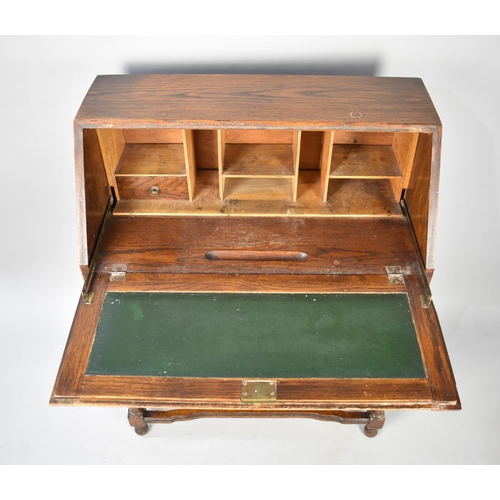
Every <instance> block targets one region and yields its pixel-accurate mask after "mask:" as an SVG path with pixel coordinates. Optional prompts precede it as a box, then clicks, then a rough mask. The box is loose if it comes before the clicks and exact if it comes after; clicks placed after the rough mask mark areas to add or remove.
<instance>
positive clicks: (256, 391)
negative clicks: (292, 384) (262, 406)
mask: <svg viewBox="0 0 500 500" xmlns="http://www.w3.org/2000/svg"><path fill="white" fill-rule="evenodd" d="M276 394H277V391H276V381H275V380H243V381H242V382H241V402H242V403H273V402H276V398H277V396H276Z"/></svg>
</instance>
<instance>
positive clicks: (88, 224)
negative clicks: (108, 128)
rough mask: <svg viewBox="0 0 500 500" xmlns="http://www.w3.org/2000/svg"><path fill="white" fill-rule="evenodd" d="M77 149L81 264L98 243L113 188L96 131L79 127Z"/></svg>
mask: <svg viewBox="0 0 500 500" xmlns="http://www.w3.org/2000/svg"><path fill="white" fill-rule="evenodd" d="M75 152H76V159H75V160H76V161H75V162H76V190H77V205H78V207H77V208H78V226H79V252H80V265H81V266H87V265H88V264H89V262H90V258H91V255H92V252H93V251H94V248H95V245H96V243H97V238H98V236H99V230H100V228H101V225H102V222H103V219H104V215H105V213H106V208H107V205H108V200H109V197H110V194H111V190H110V187H109V184H108V180H107V177H106V170H105V167H104V163H103V160H102V156H101V150H100V147H99V141H98V138H97V133H96V131H95V130H92V129H80V128H79V127H76V129H75Z"/></svg>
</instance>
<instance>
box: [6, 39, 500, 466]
mask: <svg viewBox="0 0 500 500" xmlns="http://www.w3.org/2000/svg"><path fill="white" fill-rule="evenodd" d="M0 68H1V74H0V112H1V115H0V138H1V139H0V140H1V149H0V173H1V177H0V179H1V180H0V186H1V188H0V189H1V191H0V340H1V347H0V401H1V402H2V409H1V411H0V464H498V463H499V462H500V423H499V418H500V391H499V388H498V380H499V378H500V363H499V361H498V358H499V355H500V332H499V329H500V291H499V278H500V271H499V270H500V265H499V258H500V257H499V256H500V223H499V213H500V202H499V189H500V179H499V177H500V142H499V136H500V121H499V112H500V97H499V96H500V91H499V89H500V38H499V37H463V36H459V37H426V36H424V37H413V36H411V37H391V36H384V37H379V36H368V37H358V36H356V37H344V36H276V37H273V36H265V37H261V36H239V37H238V36H235V37H233V36H220V37H211V36H206V37H198V36H185V37H181V36H171V37H169V36H164V37H142V36H141V37H80V36H77V37H68V38H65V37H62V38H61V37H0ZM130 71H164V72H260V73H299V74H300V73H318V74H373V75H375V76H408V77H420V78H422V79H423V81H424V83H425V85H426V87H427V89H428V91H429V93H430V95H431V98H432V100H433V102H434V104H435V106H436V108H437V110H438V113H439V115H440V117H441V120H442V122H443V149H442V166H441V186H440V187H441V188H440V202H439V223H438V239H437V267H436V273H435V276H434V279H433V282H432V289H433V292H434V301H435V304H436V307H437V310H438V313H439V316H440V320H441V324H442V328H443V332H444V335H445V339H446V343H447V346H448V350H449V355H450V358H451V361H452V365H453V368H454V372H455V377H456V380H457V385H458V389H459V393H460V396H461V399H462V405H463V410H461V411H460V412H430V411H409V412H388V414H387V423H386V426H385V427H384V429H383V430H382V431H381V432H380V433H379V436H378V437H376V438H375V439H368V438H366V437H365V436H364V435H363V433H362V431H361V428H360V427H358V426H341V425H339V424H335V423H325V422H317V421H312V420H292V419H290V420H288V419H286V420H272V419H270V420H262V419H258V420H250V419H249V420H227V419H220V420H210V419H205V420H199V421H193V422H187V423H176V424H173V425H156V426H154V427H153V429H152V430H151V431H150V433H149V434H148V435H147V436H145V437H138V436H136V435H135V433H134V432H133V430H132V428H130V427H129V426H128V423H127V420H126V410H124V409H109V408H79V407H74V408H71V407H50V406H49V405H48V401H49V397H50V393H51V390H52V386H53V383H54V380H55V377H56V374H57V370H58V367H59V362H60V359H61V356H62V353H63V349H64V345H65V342H66V339H67V335H68V332H69V329H70V326H71V321H72V319H73V315H74V311H75V307H76V303H77V299H78V295H79V292H80V289H81V286H82V279H81V276H80V274H79V269H78V261H77V259H78V257H77V255H78V254H77V236H76V216H75V212H76V211H75V195H74V177H73V136H72V133H73V129H72V121H73V118H74V115H75V114H76V111H77V109H78V107H79V105H80V103H81V101H82V99H83V97H84V96H85V93H86V92H87V90H88V88H89V87H90V85H91V83H92V81H93V80H94V78H95V76H96V75H98V74H117V73H127V72H130Z"/></svg>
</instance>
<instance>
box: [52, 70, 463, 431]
mask: <svg viewBox="0 0 500 500" xmlns="http://www.w3.org/2000/svg"><path fill="white" fill-rule="evenodd" d="M74 133H75V159H76V188H77V205H78V206H77V213H78V229H79V263H80V267H81V271H82V274H83V278H84V285H83V290H82V294H81V297H80V300H79V303H78V307H77V310H76V315H75V319H74V323H73V326H72V329H71V332H70V336H69V339H68V343H67V346H66V349H65V352H64V355H63V359H62V362H61V366H60V369H59V373H58V376H57V380H56V382H55V386H54V389H53V393H52V396H51V404H54V405H92V406H122V407H126V408H128V420H129V423H130V425H132V426H133V427H134V428H135V431H136V432H137V433H138V434H145V433H146V432H147V431H148V424H150V423H153V422H158V423H162V422H163V423H169V422H174V421H178V420H189V419H193V418H199V417H252V416H255V417H311V418H317V419H322V420H331V421H336V422H341V423H356V424H363V425H364V432H365V434H366V435H367V436H370V437H373V436H375V435H376V434H377V432H378V430H379V429H380V428H381V427H382V426H383V424H384V418H385V411H386V410H399V409H415V410H417V409H430V410H453V409H459V408H460V401H459V396H458V394H457V390H456V386H455V381H454V377H453V373H452V368H451V365H450V361H449V359H448V355H447V350H446V346H445V342H444V339H443V335H442V332H441V328H440V325H439V321H438V317H437V315H436V310H435V308H434V304H433V302H432V295H431V290H430V287H429V282H430V280H431V277H432V274H433V271H434V269H435V248H436V213H437V197H438V182H439V162H440V149H441V123H440V120H439V117H438V115H437V113H436V111H435V109H434V106H433V104H432V101H431V99H430V97H429V95H428V93H427V91H426V89H425V87H424V85H423V83H422V81H421V80H420V79H417V78H382V77H328V76H284V75H280V76H270V75H109V76H98V77H97V78H96V79H95V81H94V83H93V84H92V86H91V88H90V90H89V91H88V94H87V95H86V97H85V99H84V101H83V103H82V105H81V107H80V110H79V111H78V114H77V115H76V118H75V121H74Z"/></svg>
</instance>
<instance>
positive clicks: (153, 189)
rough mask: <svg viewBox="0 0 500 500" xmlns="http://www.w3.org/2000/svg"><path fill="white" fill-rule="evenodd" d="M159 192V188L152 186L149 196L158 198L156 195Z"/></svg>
mask: <svg viewBox="0 0 500 500" xmlns="http://www.w3.org/2000/svg"><path fill="white" fill-rule="evenodd" d="M159 192H160V188H159V187H158V186H153V187H152V188H151V194H152V195H153V196H158V193H159Z"/></svg>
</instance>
